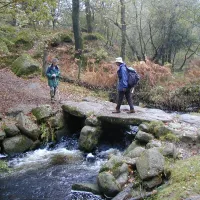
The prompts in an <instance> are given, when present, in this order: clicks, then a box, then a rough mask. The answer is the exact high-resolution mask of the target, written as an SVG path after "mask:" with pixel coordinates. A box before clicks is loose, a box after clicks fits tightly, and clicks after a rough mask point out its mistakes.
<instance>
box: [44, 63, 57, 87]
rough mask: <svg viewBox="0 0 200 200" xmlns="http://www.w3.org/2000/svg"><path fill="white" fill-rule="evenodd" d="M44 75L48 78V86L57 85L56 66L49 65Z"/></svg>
mask: <svg viewBox="0 0 200 200" xmlns="http://www.w3.org/2000/svg"><path fill="white" fill-rule="evenodd" d="M52 74H56V77H52ZM46 76H47V78H48V85H49V87H57V86H58V83H59V77H60V70H59V68H58V66H57V65H56V66H55V68H53V66H52V65H51V66H49V67H48V69H47V71H46Z"/></svg>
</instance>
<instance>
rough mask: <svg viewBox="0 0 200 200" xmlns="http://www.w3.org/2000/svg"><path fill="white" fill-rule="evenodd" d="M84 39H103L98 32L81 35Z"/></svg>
mask: <svg viewBox="0 0 200 200" xmlns="http://www.w3.org/2000/svg"><path fill="white" fill-rule="evenodd" d="M83 39H84V40H88V41H93V40H104V38H103V36H102V35H100V34H99V33H89V34H87V35H85V36H84V37H83Z"/></svg>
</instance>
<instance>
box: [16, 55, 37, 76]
mask: <svg viewBox="0 0 200 200" xmlns="http://www.w3.org/2000/svg"><path fill="white" fill-rule="evenodd" d="M12 71H13V72H14V73H15V74H16V75H17V76H23V75H30V74H33V73H39V72H40V64H39V63H38V62H37V61H35V60H33V58H31V56H30V55H28V54H22V55H21V56H20V57H18V58H17V59H16V60H15V61H14V62H13V63H12Z"/></svg>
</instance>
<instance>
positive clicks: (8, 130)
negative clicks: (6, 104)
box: [4, 124, 20, 137]
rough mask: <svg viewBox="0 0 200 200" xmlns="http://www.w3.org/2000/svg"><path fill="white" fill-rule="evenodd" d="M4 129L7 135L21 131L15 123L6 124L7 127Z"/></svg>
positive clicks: (13, 134)
mask: <svg viewBox="0 0 200 200" xmlns="http://www.w3.org/2000/svg"><path fill="white" fill-rule="evenodd" d="M4 131H5V133H6V136H7V137H13V136H16V135H18V134H19V133H20V131H19V129H18V128H17V126H16V125H14V124H8V125H6V127H5V128H4Z"/></svg>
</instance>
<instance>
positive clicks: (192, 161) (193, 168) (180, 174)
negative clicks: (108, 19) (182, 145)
mask: <svg viewBox="0 0 200 200" xmlns="http://www.w3.org/2000/svg"><path fill="white" fill-rule="evenodd" d="M167 168H169V169H170V171H171V178H170V180H169V184H168V185H165V186H161V187H160V188H159V189H158V194H157V195H155V196H153V197H151V198H147V200H161V199H162V200H169V199H170V200H180V199H184V198H187V197H190V196H194V195H197V194H199V191H200V157H199V156H194V157H191V158H189V159H187V160H179V161H177V162H175V163H172V162H170V163H168V166H167Z"/></svg>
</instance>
